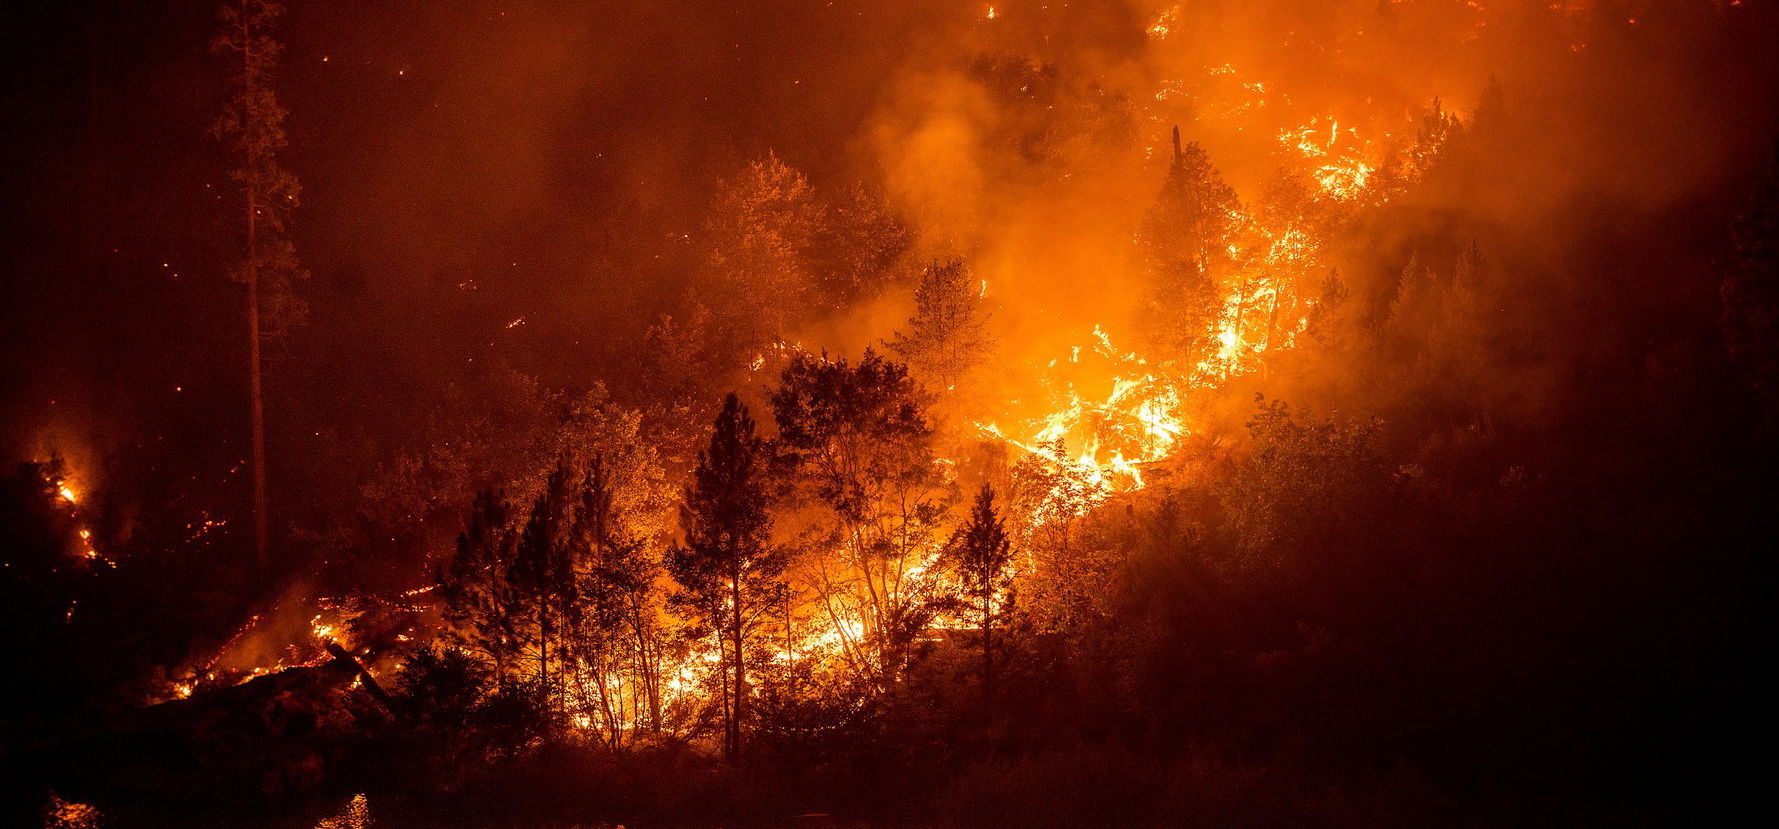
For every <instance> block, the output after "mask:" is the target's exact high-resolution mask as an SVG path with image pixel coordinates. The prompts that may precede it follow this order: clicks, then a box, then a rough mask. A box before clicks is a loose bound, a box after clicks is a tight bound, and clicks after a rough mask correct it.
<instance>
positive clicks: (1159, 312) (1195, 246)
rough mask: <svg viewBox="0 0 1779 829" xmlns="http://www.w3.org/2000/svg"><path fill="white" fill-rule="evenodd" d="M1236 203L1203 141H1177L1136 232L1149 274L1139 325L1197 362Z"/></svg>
mask: <svg viewBox="0 0 1779 829" xmlns="http://www.w3.org/2000/svg"><path fill="white" fill-rule="evenodd" d="M1177 140H1178V139H1177V137H1176V141H1177ZM1241 209H1242V206H1241V202H1240V201H1239V200H1238V199H1237V198H1236V194H1235V190H1234V189H1233V188H1231V187H1230V186H1229V185H1228V184H1226V183H1224V181H1223V177H1222V175H1220V174H1219V173H1218V172H1217V168H1216V167H1214V166H1212V165H1211V160H1210V156H1208V155H1207V154H1206V153H1205V151H1204V149H1203V148H1201V147H1199V146H1198V144H1197V143H1196V142H1194V143H1190V144H1187V145H1185V146H1184V147H1182V148H1180V150H1179V152H1178V154H1176V155H1175V156H1174V161H1173V164H1172V165H1170V166H1169V167H1168V174H1167V180H1166V181H1164V182H1163V183H1162V186H1161V192H1160V193H1159V194H1158V195H1157V196H1156V197H1155V204H1154V205H1153V206H1151V207H1150V208H1149V212H1148V214H1147V215H1146V216H1144V218H1143V227H1142V232H1141V233H1140V234H1139V235H1138V249H1139V251H1140V253H1141V254H1142V258H1143V262H1144V265H1145V268H1146V270H1147V271H1148V273H1149V281H1150V284H1149V295H1148V298H1147V300H1146V303H1147V304H1146V305H1145V307H1144V309H1143V320H1144V323H1145V325H1144V327H1145V329H1146V330H1147V331H1148V332H1149V336H1150V338H1151V339H1153V340H1154V341H1155V345H1156V346H1158V347H1160V348H1161V349H1163V350H1164V352H1166V353H1167V354H1169V356H1170V357H1172V358H1175V359H1180V360H1183V361H1185V362H1187V363H1188V364H1191V363H1196V362H1197V361H1198V359H1199V358H1200V357H1201V356H1202V354H1203V353H1204V352H1205V350H1206V349H1207V348H1209V347H1210V345H1211V342H1210V337H1211V334H1212V327H1213V325H1214V324H1215V323H1216V321H1217V314H1218V311H1219V310H1220V307H1221V299H1222V296H1221V291H1220V285H1219V281H1220V280H1221V279H1222V278H1223V277H1224V275H1225V274H1226V273H1227V271H1228V269H1229V268H1228V266H1229V264H1230V263H1231V261H1232V256H1231V254H1230V252H1229V245H1230V243H1231V241H1232V240H1233V238H1234V236H1235V233H1236V231H1237V230H1238V228H1239V225H1240V219H1241Z"/></svg>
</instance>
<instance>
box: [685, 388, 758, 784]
mask: <svg viewBox="0 0 1779 829" xmlns="http://www.w3.org/2000/svg"><path fill="white" fill-rule="evenodd" d="M767 460H768V458H767V457H766V453H765V450H764V446H763V444H762V442H761V440H760V439H759V437H757V436H756V435H755V434H754V421H753V418H751V417H750V416H749V415H748V412H747V406H745V405H743V404H742V403H741V401H740V399H739V398H737V397H736V396H735V395H734V394H730V395H729V396H728V397H726V398H724V400H723V410H722V412H721V413H720V414H718V415H717V418H716V422H715V424H714V427H713V429H712V432H711V436H710V448H709V449H707V450H706V451H704V452H700V453H699V455H698V465H697V468H696V469H695V470H694V471H693V473H692V485H691V486H690V487H688V488H687V489H686V493H685V502H684V506H683V507H682V508H681V510H680V525H681V528H682V530H683V532H684V535H685V543H684V544H683V545H675V546H674V547H673V548H672V550H670V551H669V553H668V555H667V569H668V572H670V573H672V575H673V578H674V581H676V582H678V584H679V585H680V588H681V590H680V592H678V593H676V594H675V595H674V597H673V601H674V604H675V605H676V606H678V607H680V608H682V609H684V610H685V611H687V612H688V613H689V615H691V616H692V617H693V618H695V619H697V620H698V622H699V623H700V624H701V625H703V626H705V627H706V628H707V629H709V630H712V631H716V632H718V636H717V640H718V642H719V643H720V644H719V647H720V649H721V653H722V660H723V662H724V664H726V665H727V667H728V669H729V670H730V671H731V673H732V679H730V680H729V681H728V683H727V693H726V699H725V701H724V709H725V711H726V713H727V716H726V728H725V733H724V748H725V753H726V754H727V756H728V757H729V758H730V759H731V760H733V759H735V758H736V757H737V756H738V755H739V754H740V752H741V744H742V733H743V729H744V727H745V725H746V723H747V716H748V715H747V706H748V699H749V697H750V691H749V685H748V673H749V671H748V668H749V665H750V664H751V663H752V662H754V661H756V660H757V657H750V654H749V652H748V648H749V645H750V642H751V640H752V639H753V638H754V637H755V635H756V632H757V631H758V630H759V628H760V626H761V625H762V623H763V622H764V621H765V619H766V617H767V615H768V614H769V613H771V612H772V611H773V610H774V609H775V608H777V607H779V606H781V605H782V603H783V601H784V596H783V593H784V589H785V587H784V582H783V581H782V580H781V577H782V575H783V573H784V569H785V558H784V554H783V552H782V551H781V550H780V549H778V548H777V547H776V546H775V545H773V544H772V542H771V538H770V534H771V530H772V518H771V516H770V515H769V514H768V513H767V506H768V492H767V489H766V486H765V473H766V471H767V470H766V462H767Z"/></svg>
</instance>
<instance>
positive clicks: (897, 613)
mask: <svg viewBox="0 0 1779 829" xmlns="http://www.w3.org/2000/svg"><path fill="white" fill-rule="evenodd" d="M925 398H926V393H925V392H924V391H923V390H922V389H921V387H920V384H918V383H916V382H915V381H914V379H913V378H911V377H909V376H908V369H907V367H906V366H903V365H901V364H899V363H894V362H890V361H888V360H885V359H883V358H882V357H880V356H878V354H877V353H876V352H874V351H872V350H870V349H866V351H865V354H864V356H863V357H862V358H861V359H860V360H859V362H858V363H857V364H856V365H854V364H848V363H847V362H846V361H845V360H831V359H828V358H827V357H826V356H822V357H816V356H813V355H810V354H798V355H797V356H796V358H795V359H794V360H793V361H792V363H791V364H790V365H789V366H787V367H786V368H785V370H784V373H783V374H782V375H781V377H780V380H779V387H778V389H777V390H775V391H773V393H772V398H771V399H772V411H773V414H774V415H775V419H776V421H777V423H778V431H779V445H780V446H781V447H782V448H783V449H784V450H786V456H787V458H788V459H789V460H790V461H792V462H793V464H794V465H795V467H796V470H797V474H798V477H799V479H800V481H801V482H802V487H803V491H804V492H805V494H807V495H808V496H809V497H810V498H811V500H813V501H814V502H815V503H816V504H818V505H819V506H821V507H823V508H825V511H826V515H825V517H824V518H823V519H819V520H818V524H819V526H818V527H816V528H815V529H814V532H815V533H817V534H818V535H820V536H821V538H820V539H819V541H818V543H819V544H820V545H824V546H826V547H828V548H830V549H837V550H839V551H841V553H842V555H841V559H840V560H839V561H838V562H831V561H830V560H828V559H827V558H826V557H823V556H818V557H816V560H815V561H814V562H812V563H813V565H814V566H815V569H816V573H815V574H814V579H815V581H816V582H817V583H816V585H815V587H816V589H817V591H818V592H819V593H820V595H821V598H822V602H823V605H824V610H825V612H826V614H827V615H828V617H829V621H830V622H831V623H832V624H833V625H834V627H835V629H836V631H837V632H838V635H839V636H840V638H841V643H842V646H843V648H844V650H845V652H846V655H847V657H848V659H849V660H850V661H851V662H852V664H853V666H854V668H855V669H856V670H857V671H858V672H859V673H860V674H861V676H862V677H864V678H866V679H868V680H869V681H870V683H873V684H876V685H877V686H879V687H883V686H884V684H885V683H887V682H888V681H890V680H892V679H893V678H894V677H895V676H896V675H897V673H898V672H899V671H900V670H901V666H902V665H903V663H904V662H905V661H906V659H907V655H908V645H909V643H911V642H912V641H913V639H914V637H916V636H918V635H919V634H920V632H921V631H922V630H923V629H925V627H926V625H927V623H928V622H929V621H930V620H931V618H932V614H933V612H934V610H935V607H936V604H935V602H936V600H937V599H938V598H939V595H938V592H937V591H938V588H939V582H938V580H937V579H936V578H934V577H933V575H934V574H933V573H932V572H931V569H932V568H931V565H932V564H933V563H935V562H934V558H935V557H936V556H937V555H938V553H939V547H940V544H939V542H938V540H937V539H936V538H935V534H936V533H937V531H938V529H939V525H940V522H941V520H942V519H943V517H944V514H945V511H946V507H947V504H948V502H949V499H950V496H951V488H950V483H949V482H948V481H947V480H946V478H945V476H944V474H942V471H941V468H940V466H939V464H938V462H937V459H936V458H935V456H934V454H933V432H932V429H931V427H930V426H929V425H928V424H927V419H926V416H925V414H924V412H923V411H922V405H923V403H924V402H925ZM831 565H838V567H837V568H835V567H833V566H831ZM848 616H851V617H852V618H854V619H856V621H857V624H858V625H859V626H860V627H861V628H862V631H861V633H862V637H863V639H864V641H863V642H859V641H856V640H857V639H858V638H859V637H857V636H853V635H849V634H848V633H847V625H846V618H845V617H848Z"/></svg>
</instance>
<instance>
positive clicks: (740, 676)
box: [729, 567, 747, 763]
mask: <svg viewBox="0 0 1779 829" xmlns="http://www.w3.org/2000/svg"><path fill="white" fill-rule="evenodd" d="M733 575H734V578H733V579H732V580H730V582H729V592H730V605H731V607H730V609H731V610H732V611H733V616H734V621H733V622H732V623H731V625H730V628H729V635H730V638H731V640H732V642H733V647H734V648H735V707H734V709H733V710H734V716H733V717H732V718H731V719H730V723H729V728H730V730H731V731H732V732H733V737H732V738H731V739H732V742H731V743H730V746H729V762H731V763H733V762H735V761H737V760H739V759H740V758H741V719H742V716H743V715H744V714H745V712H746V711H747V660H746V659H745V658H744V657H743V655H742V652H741V568H740V567H736V568H735V569H734V571H733Z"/></svg>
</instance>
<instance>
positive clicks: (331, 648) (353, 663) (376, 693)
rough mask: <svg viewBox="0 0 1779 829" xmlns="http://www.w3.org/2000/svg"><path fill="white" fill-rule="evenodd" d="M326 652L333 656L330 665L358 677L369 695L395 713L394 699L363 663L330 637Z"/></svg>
mask: <svg viewBox="0 0 1779 829" xmlns="http://www.w3.org/2000/svg"><path fill="white" fill-rule="evenodd" d="M327 652H328V654H329V655H330V656H332V657H333V658H334V661H333V662H331V663H329V665H330V666H336V665H337V666H339V668H340V669H341V670H345V671H349V672H351V673H352V674H353V675H354V676H356V677H357V678H358V681H359V683H360V684H361V685H362V686H364V689H365V690H366V691H369V692H370V694H371V696H373V697H376V698H377V701H378V702H381V703H383V708H384V709H386V710H388V711H389V712H390V713H392V714H393V713H395V700H393V699H390V698H389V692H387V691H385V690H383V686H382V685H379V684H377V678H376V677H374V676H371V672H370V671H369V670H367V669H366V668H365V666H364V663H362V662H359V661H358V658H357V657H355V656H353V655H352V653H351V652H350V651H347V650H346V649H345V648H342V647H340V645H339V643H338V642H335V641H333V640H331V639H330V640H328V642H327Z"/></svg>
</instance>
